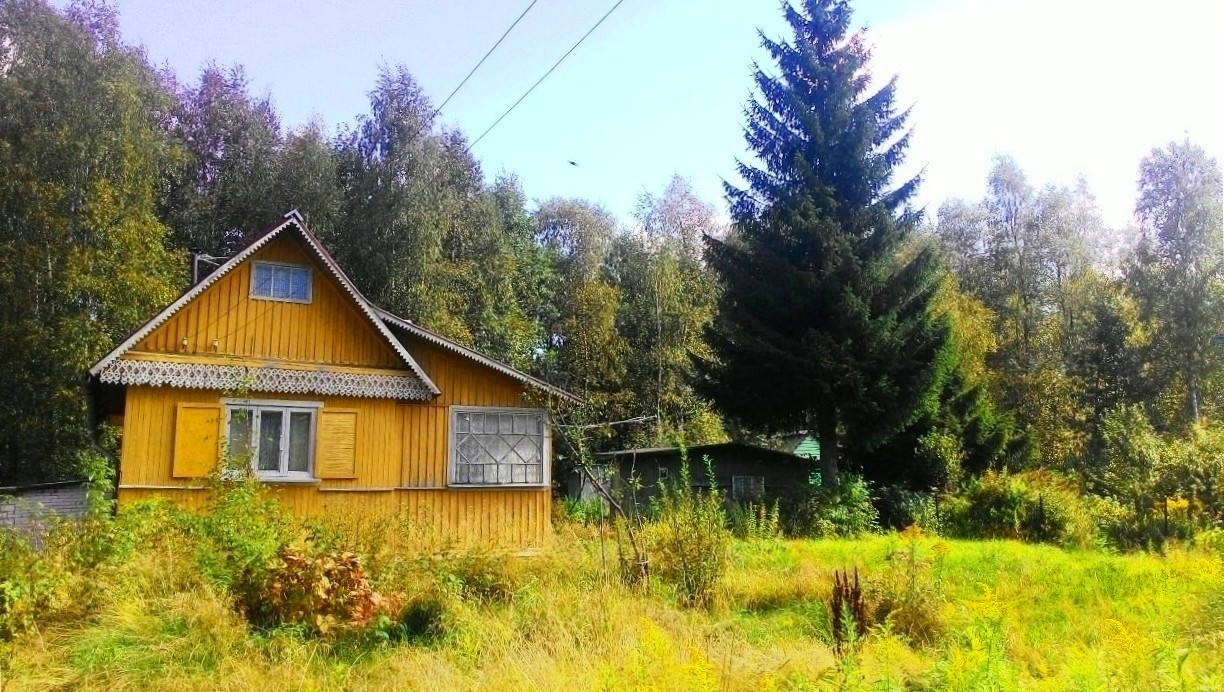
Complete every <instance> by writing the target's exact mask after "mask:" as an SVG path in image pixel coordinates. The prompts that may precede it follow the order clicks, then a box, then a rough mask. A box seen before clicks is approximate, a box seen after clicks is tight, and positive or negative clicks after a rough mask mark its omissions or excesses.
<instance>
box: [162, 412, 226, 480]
mask: <svg viewBox="0 0 1224 692" xmlns="http://www.w3.org/2000/svg"><path fill="white" fill-rule="evenodd" d="M220 444H221V406H220V404H179V405H178V407H177V409H176V411H175V415H174V467H173V470H172V475H173V476H174V477H175V478H200V477H201V476H207V475H208V474H210V473H212V470H213V469H214V468H216V466H217V456H218V450H219V449H220Z"/></svg>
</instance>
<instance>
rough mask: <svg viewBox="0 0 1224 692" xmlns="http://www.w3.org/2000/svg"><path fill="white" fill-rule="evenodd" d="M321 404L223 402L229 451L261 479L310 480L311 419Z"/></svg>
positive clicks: (312, 456) (313, 428) (312, 429)
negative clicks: (224, 404)
mask: <svg viewBox="0 0 1224 692" xmlns="http://www.w3.org/2000/svg"><path fill="white" fill-rule="evenodd" d="M320 406H322V404H316V403H309V402H260V401H243V402H241V403H226V407H225V414H226V439H227V441H228V444H229V454H230V456H231V457H232V458H234V459H235V460H239V461H242V462H247V461H248V460H249V463H250V465H251V471H252V472H253V473H254V474H255V475H256V476H258V477H260V478H262V479H264V480H310V479H312V478H313V471H314V451H315V450H314V439H315V419H316V417H317V414H318V410H319V407H320Z"/></svg>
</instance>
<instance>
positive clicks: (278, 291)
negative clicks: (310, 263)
mask: <svg viewBox="0 0 1224 692" xmlns="http://www.w3.org/2000/svg"><path fill="white" fill-rule="evenodd" d="M311 284H312V281H311V271H310V267H303V266H300V265H296V264H281V263H279V262H255V263H254V264H253V266H252V269H251V297H252V298H262V299H264V300H283V301H286V302H289V303H309V302H310V301H311V298H312V293H313V291H312V290H311Z"/></svg>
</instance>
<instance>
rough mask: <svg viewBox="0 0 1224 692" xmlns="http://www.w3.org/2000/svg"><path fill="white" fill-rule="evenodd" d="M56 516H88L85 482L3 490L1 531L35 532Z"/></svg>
mask: <svg viewBox="0 0 1224 692" xmlns="http://www.w3.org/2000/svg"><path fill="white" fill-rule="evenodd" d="M53 516H61V517H69V518H77V517H83V516H85V483H84V482H83V481H69V482H63V483H41V484H38V485H28V486H17V487H8V488H0V529H8V530H11V531H24V530H29V529H36V528H37V527H38V526H39V525H40V524H42V523H43V522H44V521H46V520H47V519H48V518H50V517H53Z"/></svg>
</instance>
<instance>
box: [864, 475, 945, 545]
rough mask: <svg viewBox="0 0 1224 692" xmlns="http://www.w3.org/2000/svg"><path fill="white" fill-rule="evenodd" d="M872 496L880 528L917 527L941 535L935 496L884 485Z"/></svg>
mask: <svg viewBox="0 0 1224 692" xmlns="http://www.w3.org/2000/svg"><path fill="white" fill-rule="evenodd" d="M872 496H873V498H874V500H875V507H876V511H877V512H879V515H880V528H882V529H886V530H892V531H903V530H905V529H907V528H909V527H911V526H918V527H921V528H922V530H924V531H926V532H927V533H933V534H940V533H943V529H942V527H941V522H940V518H939V508H938V505H937V502H936V495H935V494H934V493H924V492H918V491H914V490H909V489H906V488H902V487H898V486H885V487H882V488H879V489H877V490H876V491H875V492H874V493H872Z"/></svg>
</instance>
